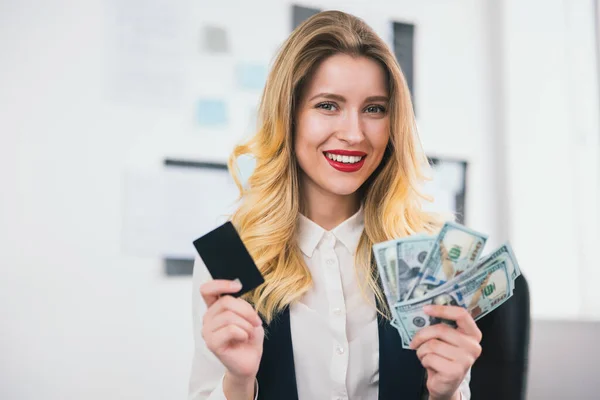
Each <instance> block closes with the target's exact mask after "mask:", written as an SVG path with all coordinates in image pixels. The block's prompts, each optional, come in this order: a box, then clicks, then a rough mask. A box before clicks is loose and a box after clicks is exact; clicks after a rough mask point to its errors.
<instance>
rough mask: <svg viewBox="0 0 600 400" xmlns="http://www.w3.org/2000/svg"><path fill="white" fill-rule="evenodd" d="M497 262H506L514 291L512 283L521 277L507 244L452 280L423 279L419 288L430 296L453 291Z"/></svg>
mask: <svg viewBox="0 0 600 400" xmlns="http://www.w3.org/2000/svg"><path fill="white" fill-rule="evenodd" d="M499 261H505V262H506V264H507V267H508V272H509V276H510V277H511V280H510V283H511V287H512V288H513V289H514V281H515V279H517V277H518V276H519V275H521V269H520V268H519V264H518V262H517V257H516V256H515V254H514V252H513V249H512V247H511V245H510V243H508V242H506V243H504V244H503V245H502V246H500V247H499V248H497V249H496V250H494V251H493V252H491V253H490V254H488V255H486V256H484V257H483V258H481V259H479V260H478V261H477V262H476V264H475V265H474V266H473V267H472V268H469V269H468V270H466V271H464V272H463V273H462V274H460V275H458V276H457V277H455V278H454V279H452V280H450V281H448V282H445V283H443V282H441V281H435V280H433V279H432V278H431V277H426V278H424V279H423V281H422V282H421V285H420V286H423V287H424V288H425V293H428V294H431V295H433V294H436V293H440V292H444V291H450V290H454V289H456V288H457V287H458V286H459V285H460V283H461V282H462V281H464V280H466V279H469V278H471V277H472V276H473V275H475V274H477V273H479V272H480V271H481V270H482V269H485V268H486V267H488V266H489V265H490V264H492V263H496V262H499ZM440 283H441V284H440ZM425 293H417V294H416V295H415V298H418V297H420V296H423V295H424V294H425Z"/></svg>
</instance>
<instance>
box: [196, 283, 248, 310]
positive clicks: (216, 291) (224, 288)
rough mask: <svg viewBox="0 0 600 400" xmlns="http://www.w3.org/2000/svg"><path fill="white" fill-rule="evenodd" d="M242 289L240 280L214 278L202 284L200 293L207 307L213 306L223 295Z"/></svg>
mask: <svg viewBox="0 0 600 400" xmlns="http://www.w3.org/2000/svg"><path fill="white" fill-rule="evenodd" d="M241 289H242V284H241V283H239V281H230V280H227V279H214V280H212V281H208V282H206V283H204V284H203V285H202V286H200V294H201V295H202V298H203V299H204V302H205V303H206V306H207V307H210V306H212V305H213V304H214V303H215V302H216V301H217V300H218V299H219V297H220V296H221V295H223V294H230V293H237V292H239V291H240V290H241Z"/></svg>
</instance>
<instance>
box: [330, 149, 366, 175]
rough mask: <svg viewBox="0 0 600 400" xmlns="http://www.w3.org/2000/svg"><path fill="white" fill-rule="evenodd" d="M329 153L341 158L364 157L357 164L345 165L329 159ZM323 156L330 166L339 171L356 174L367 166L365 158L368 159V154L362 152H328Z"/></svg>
mask: <svg viewBox="0 0 600 400" xmlns="http://www.w3.org/2000/svg"><path fill="white" fill-rule="evenodd" d="M327 153H329V154H336V155H340V156H353V157H362V158H361V160H360V161H359V162H356V163H343V162H340V161H335V160H332V159H331V158H329V157H327ZM323 156H324V157H325V159H326V160H327V162H328V163H329V165H331V166H332V167H333V168H335V169H337V170H338V171H341V172H356V171H358V170H359V169H361V168H362V166H363V165H364V164H365V158H366V157H367V153H364V152H362V151H352V150H327V151H325V152H324V153H323Z"/></svg>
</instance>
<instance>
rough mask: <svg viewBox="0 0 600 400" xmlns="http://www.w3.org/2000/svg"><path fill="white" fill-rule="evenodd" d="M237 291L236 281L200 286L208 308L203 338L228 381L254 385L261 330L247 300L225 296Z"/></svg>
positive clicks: (209, 283)
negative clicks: (222, 367)
mask: <svg viewBox="0 0 600 400" xmlns="http://www.w3.org/2000/svg"><path fill="white" fill-rule="evenodd" d="M240 289H241V284H240V283H239V282H236V281H229V280H212V281H209V282H206V283H205V284H203V285H202V286H201V287H200V293H201V294H202V297H203V298H204V301H205V302H206V305H207V307H208V309H207V310H206V313H205V314H204V319H203V324H202V337H203V338H204V341H205V342H206V346H207V347H208V349H209V350H210V351H211V352H213V353H214V354H215V355H216V356H217V358H218V359H219V360H220V361H221V363H223V365H224V366H225V368H227V373H228V374H229V376H230V378H232V379H235V380H236V381H238V382H244V381H246V382H249V381H252V382H254V378H255V377H256V374H257V372H258V367H259V364H260V359H261V357H262V352H263V338H264V330H263V327H262V321H261V319H260V317H259V316H258V313H257V312H256V311H255V310H254V308H253V307H252V306H251V305H250V304H249V303H248V302H247V301H245V300H243V299H240V298H235V297H233V296H228V294H230V293H236V292H238V291H239V290H240Z"/></svg>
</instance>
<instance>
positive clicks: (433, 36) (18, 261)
mask: <svg viewBox="0 0 600 400" xmlns="http://www.w3.org/2000/svg"><path fill="white" fill-rule="evenodd" d="M196 3H197V4H196ZM196 3H192V2H191V1H189V2H183V1H182V2H178V3H176V2H170V4H171V5H170V6H169V7H172V8H173V9H172V8H168V10H170V14H169V15H170V16H171V17H173V18H176V19H177V18H180V19H181V21H182V23H184V25H183V28H182V29H181V32H179V33H178V34H179V35H181V36H180V39H181V44H180V46H181V47H177V48H176V49H174V50H173V52H172V53H173V54H172V57H173V58H172V59H174V60H176V61H177V62H181V63H182V64H181V65H180V64H176V65H175V67H179V68H181V69H180V70H178V72H177V73H175V74H174V75H175V77H176V78H180V79H182V82H183V85H181V86H177V85H175V86H174V88H175V91H174V92H173V93H171V94H172V96H173V99H174V101H175V102H176V104H177V105H176V106H170V105H169V104H168V103H165V101H164V100H165V98H151V97H150V96H148V97H146V98H144V97H143V96H139V93H138V97H135V96H133V97H127V96H126V95H124V94H123V93H122V92H120V91H119V90H120V89H122V87H120V85H119V84H118V83H119V80H118V79H117V78H115V75H114V69H115V68H117V67H119V65H122V64H121V63H124V62H128V61H127V60H125V59H124V57H126V53H123V49H122V47H120V48H119V49H120V50H119V49H116V47H117V41H116V39H115V32H114V31H113V28H114V26H115V22H114V18H115V10H121V11H123V10H122V9H121V8H119V7H129V8H128V10H129V11H127V10H126V12H125V13H126V14H127V12H131V10H135V7H136V6H139V7H140V8H139V10H140V13H141V14H142V15H143V16H147V15H148V14H149V13H150V12H149V11H148V10H147V9H146V8H145V7H142V6H141V3H139V2H136V1H128V2H125V1H117V0H114V1H100V0H96V1H86V2H77V1H67V0H62V1H54V2H47V1H46V2H44V1H35V0H28V1H19V2H12V3H8V2H2V3H0V52H1V53H0V54H2V62H1V63H0V83H1V84H0V87H1V88H2V90H1V91H0V124H1V125H0V135H1V138H2V145H1V146H0V163H1V167H2V168H0V182H2V185H3V188H2V195H1V197H0V199H1V206H0V243H2V245H1V246H2V247H1V249H2V252H1V253H0V257H1V258H0V268H1V270H2V279H0V299H1V300H2V301H1V302H0V320H1V321H2V328H1V329H0V354H2V361H0V398H3V399H34V398H44V399H48V400H53V399H56V400H59V399H60V400H63V399H78V398H86V399H89V400H94V399H138V398H139V399H142V398H143V399H165V398H183V397H185V393H186V389H187V388H186V386H187V378H188V373H189V367H190V356H191V353H192V338H191V315H190V304H189V302H190V290H191V287H190V280H189V279H187V278H181V279H173V278H169V279H167V278H165V277H164V276H163V275H162V265H161V261H160V260H158V259H155V258H144V257H139V256H137V257H136V256H130V255H126V254H124V253H123V251H122V248H121V238H120V235H121V222H122V219H123V214H124V211H125V210H124V209H123V205H122V203H121V201H122V191H123V186H122V179H123V176H124V174H125V172H126V171H127V170H128V168H131V167H132V166H135V167H139V166H140V165H141V166H144V167H147V168H159V166H160V161H161V160H162V157H163V156H165V155H169V154H172V155H186V154H188V155H189V154H191V155H194V156H198V157H206V158H211V159H224V158H225V157H226V155H227V153H228V151H229V149H230V148H231V144H232V143H233V142H234V141H235V140H236V139H237V138H238V137H239V136H240V135H241V134H242V133H243V132H242V131H244V130H245V126H244V124H243V123H239V124H238V123H236V125H235V126H234V127H233V128H232V129H231V130H230V131H229V132H227V133H225V134H222V136H217V135H216V134H215V133H214V132H202V131H199V130H198V129H197V128H196V127H195V125H194V121H193V117H192V115H193V107H194V101H195V98H196V96H198V95H199V94H201V93H202V92H203V91H206V92H215V93H216V92H218V91H219V90H228V89H226V88H219V87H215V85H214V84H213V85H212V86H211V82H212V81H214V80H215V79H218V78H215V76H217V77H218V76H219V75H218V74H225V73H227V71H226V70H220V69H219V68H218V65H217V64H215V63H211V62H205V60H203V59H202V58H201V57H200V56H199V55H198V54H197V53H195V52H194V49H195V48H196V47H197V43H196V41H197V30H198V28H199V25H200V23H202V22H212V23H217V24H222V25H224V26H226V27H228V28H230V29H232V30H233V32H234V37H233V40H234V50H235V52H236V53H235V55H236V56H239V57H244V58H257V60H256V61H263V62H268V61H269V60H270V57H271V56H272V52H273V50H274V48H275V47H276V46H277V45H278V44H279V43H280V42H281V41H282V40H283V39H284V38H285V36H286V35H287V33H288V32H289V24H290V21H291V15H290V10H289V5H290V3H289V2H287V1H280V2H275V1H273V2H267V1H261V2H258V3H259V5H260V7H258V10H257V7H256V6H255V4H257V2H241V1H240V2H235V3H234V2H229V3H227V2H223V1H221V2H196ZM302 3H303V4H305V5H309V6H310V5H314V6H316V7H340V8H341V9H343V10H346V11H349V12H354V13H356V14H357V15H359V16H361V17H364V18H365V19H366V21H367V22H368V23H370V24H372V26H373V27H374V28H375V29H376V30H377V31H378V32H379V33H380V34H381V35H383V36H384V37H386V38H390V37H391V32H390V31H389V27H388V26H387V23H388V21H389V20H393V19H397V20H399V21H409V22H415V23H416V24H417V49H416V51H417V54H416V57H417V60H416V62H417V64H416V76H415V78H416V83H415V86H416V90H417V107H418V111H419V116H418V120H419V125H420V128H421V134H422V140H423V143H424V146H425V149H426V150H427V151H428V153H430V154H432V155H438V156H451V157H458V158H464V159H467V160H468V161H469V162H470V169H469V176H468V184H469V194H468V198H467V214H468V215H467V223H468V224H469V225H470V226H471V227H473V228H474V229H478V230H482V231H486V232H488V233H489V234H490V242H491V243H490V244H492V245H493V244H498V243H499V242H501V241H503V240H505V239H506V237H502V232H503V231H502V230H501V229H500V227H501V225H502V224H501V221H500V219H499V215H497V213H496V212H495V210H496V209H497V207H496V204H497V203H498V202H501V201H502V196H504V193H502V192H501V191H499V190H498V189H497V185H496V184H495V182H496V179H497V176H499V175H501V174H499V173H498V171H496V170H495V161H494V160H495V157H496V156H495V155H494V154H495V153H494V142H493V141H490V140H489V137H490V136H491V137H494V135H496V134H497V130H496V128H495V126H494V121H495V118H496V117H495V115H494V113H495V110H494V108H493V104H494V103H493V102H492V101H491V99H490V97H489V92H490V90H491V88H493V79H492V78H493V76H492V75H493V73H494V68H493V65H492V63H491V59H492V57H491V56H490V42H489V37H488V31H487V29H488V28H487V26H488V25H487V24H488V22H489V19H490V16H489V13H488V10H487V8H486V3H485V2H480V1H477V0H452V1H450V0H432V1H427V2H423V1H408V0H406V1H394V2H387V1H383V0H379V1H368V2H362V3H358V2H354V3H352V4H351V5H347V4H346V3H347V2H345V1H341V0H340V1H333V0H332V1H322V2H311V3H308V2H302ZM143 4H146V3H143ZM147 4H150V3H147ZM152 4H158V5H161V4H163V5H164V4H165V3H164V2H153V3H152ZM225 4H234V6H235V7H234V8H233V9H234V10H235V15H236V16H233V15H230V13H229V12H224V11H222V10H223V9H222V8H221V7H222V6H223V5H225ZM134 15H135V14H134ZM155 16H156V15H155ZM246 18H247V19H246ZM171 39H173V37H171ZM188 52H189V53H188ZM169 60H171V59H169ZM155 61H156V60H155ZM163 61H164V60H163ZM132 62H135V60H134V61H132ZM138 62H139V60H138ZM150 62H151V60H148V63H150ZM168 67H169V65H167V66H166V67H165V68H168ZM115 82H116V83H115ZM120 84H122V85H128V84H130V82H127V81H126V80H124V81H120ZM129 89H131V88H129ZM129 94H131V93H129ZM134 94H135V93H134ZM233 97H234V99H233V100H232V102H233V103H234V104H238V105H240V108H239V109H242V110H244V111H243V112H244V113H245V112H246V107H247V106H248V105H249V103H251V102H252V99H249V98H245V97H243V98H240V97H236V96H233ZM191 239H192V238H190V240H191Z"/></svg>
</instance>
